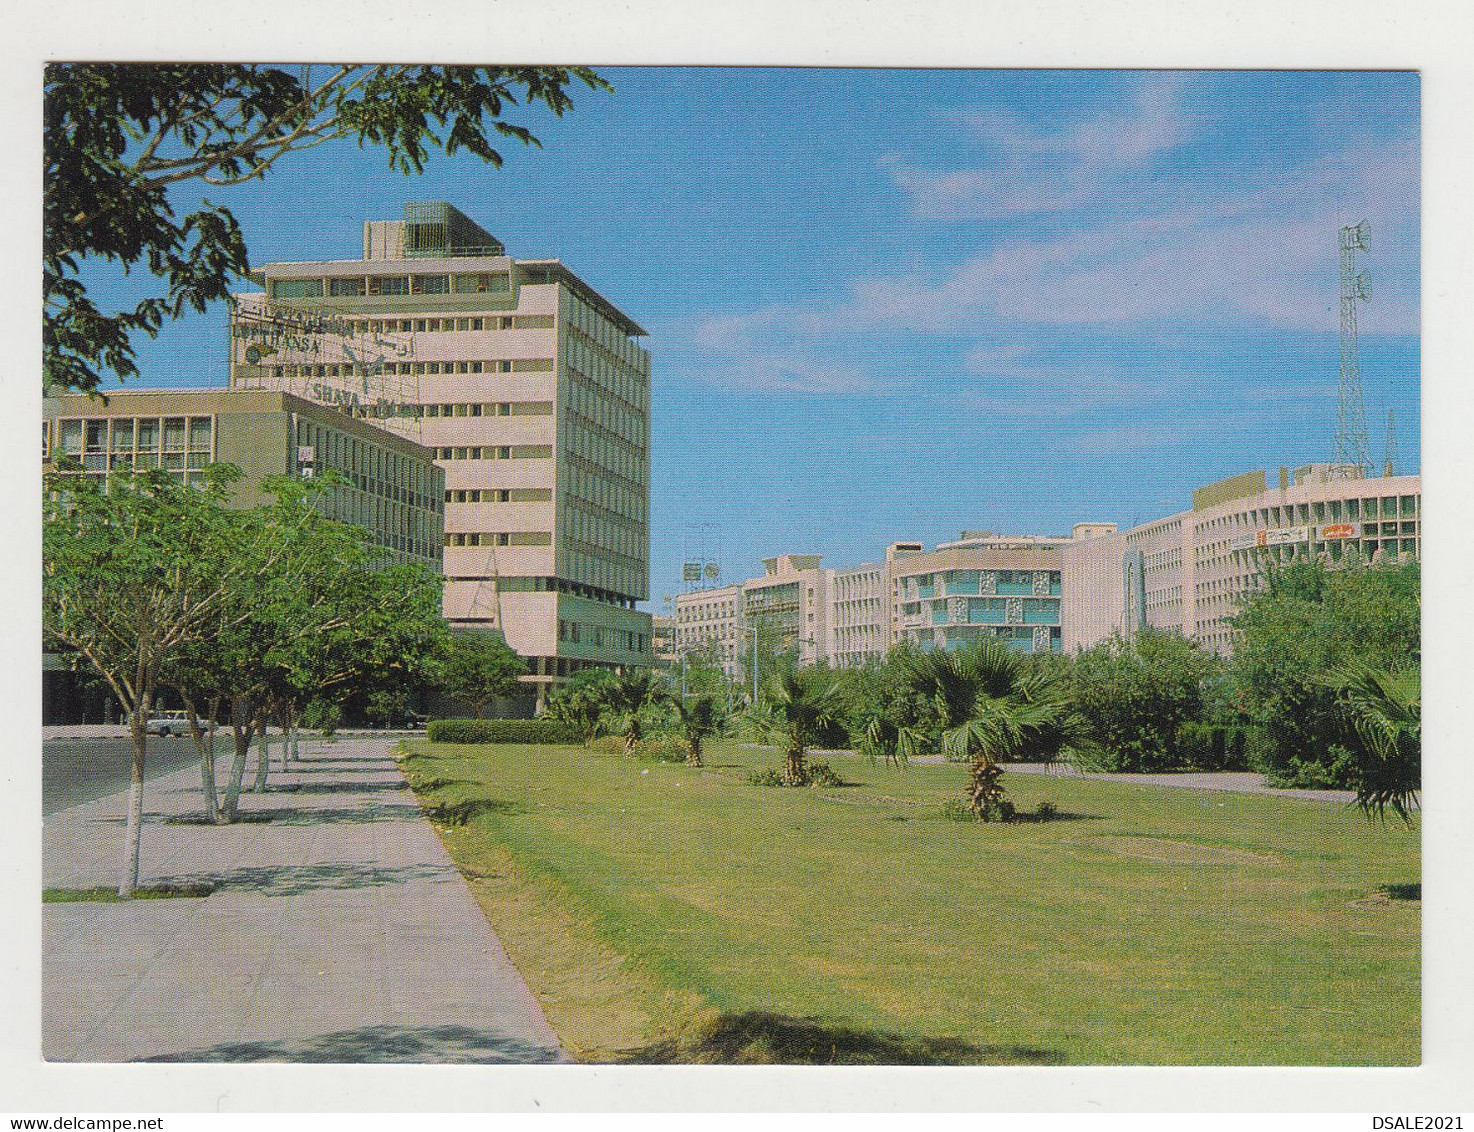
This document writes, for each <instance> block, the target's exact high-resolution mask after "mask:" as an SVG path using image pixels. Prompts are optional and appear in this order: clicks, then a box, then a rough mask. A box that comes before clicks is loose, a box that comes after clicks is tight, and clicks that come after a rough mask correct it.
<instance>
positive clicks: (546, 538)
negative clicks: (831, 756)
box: [231, 202, 652, 695]
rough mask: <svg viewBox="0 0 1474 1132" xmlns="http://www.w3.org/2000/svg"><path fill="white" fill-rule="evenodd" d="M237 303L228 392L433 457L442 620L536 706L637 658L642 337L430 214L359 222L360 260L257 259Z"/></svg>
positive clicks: (643, 594) (542, 266)
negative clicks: (256, 290)
mask: <svg viewBox="0 0 1474 1132" xmlns="http://www.w3.org/2000/svg"><path fill="white" fill-rule="evenodd" d="M252 279H253V281H254V282H256V283H258V284H259V285H260V286H261V287H262V288H263V292H262V293H260V294H249V295H239V296H236V298H235V302H234V311H233V316H232V329H231V334H232V358H231V384H232V386H234V387H235V388H238V389H248V388H269V389H279V390H286V391H288V392H292V393H295V394H297V395H298V396H301V397H305V398H308V399H311V400H315V401H320V402H323V403H325V404H329V405H333V406H335V407H338V408H340V409H342V410H343V411H345V412H347V413H350V414H352V415H355V416H358V417H361V418H365V419H368V420H371V421H372V422H373V423H374V424H377V425H379V426H381V427H383V428H385V429H389V430H391V431H394V432H398V433H400V434H401V435H404V436H408V437H410V438H412V439H415V440H417V441H418V442H419V443H421V444H423V445H424V446H426V447H427V448H429V449H430V450H431V451H432V452H433V453H434V456H435V460H436V462H437V463H438V464H439V465H440V467H441V468H442V469H443V470H444V475H445V489H444V507H445V533H444V539H443V547H442V567H443V572H444V577H445V590H444V600H443V607H444V613H445V616H446V618H447V620H449V621H450V622H451V624H452V625H456V626H461V627H468V628H478V627H479V628H496V629H500V630H501V631H502V633H503V635H504V636H505V638H506V640H507V642H508V644H510V645H511V646H512V647H513V648H514V649H516V651H517V652H518V653H519V654H521V655H522V656H523V657H524V658H526V659H527V660H528V662H529V664H530V666H531V668H532V672H533V675H532V676H531V677H530V680H531V681H532V682H534V683H535V684H537V685H538V689H539V694H540V695H541V693H542V692H544V691H546V688H547V686H548V685H549V684H550V683H552V682H553V681H555V680H558V679H560V678H564V677H567V676H568V675H570V674H571V673H573V672H576V671H578V670H580V669H583V668H587V667H615V668H622V667H625V666H630V665H648V664H649V663H650V662H651V659H652V655H651V624H650V615H649V614H648V613H645V612H643V611H640V610H637V609H636V608H635V605H636V603H637V602H640V601H644V600H646V599H648V597H649V557H650V529H649V506H650V357H649V354H648V353H647V352H646V351H645V350H644V349H643V348H641V346H640V345H639V344H638V342H637V339H638V338H640V337H641V336H643V335H644V333H645V332H644V331H643V330H642V329H641V328H640V326H639V325H638V324H637V323H635V322H634V320H632V319H631V318H629V317H628V316H627V315H625V314H624V313H622V312H621V311H620V310H619V309H617V308H616V307H615V306H614V305H613V304H612V303H610V302H609V301H608V300H607V299H605V298H604V297H603V296H601V295H600V294H599V293H598V292H597V291H595V290H594V289H593V288H592V287H590V286H589V285H588V284H587V283H586V282H584V281H583V280H582V279H580V278H579V277H578V276H576V275H575V274H574V273H573V272H572V271H570V270H569V269H568V268H567V267H565V266H564V265H563V264H562V263H561V262H559V261H558V260H555V259H530V260H525V259H514V258H512V257H510V256H508V255H507V254H506V253H505V249H504V247H503V246H502V244H501V243H500V242H499V241H498V240H496V239H495V238H494V237H493V236H491V235H490V234H489V233H487V232H486V231H485V230H484V229H482V228H481V227H480V226H479V225H477V224H476V223H474V222H473V221H471V220H470V219H469V218H467V217H466V216H465V215H464V214H462V213H461V212H459V211H458V210H457V209H455V208H453V207H451V206H450V205H448V204H445V203H443V202H413V203H410V204H407V205H406V206H405V211H404V218H403V219H402V220H386V221H370V222H368V223H366V224H365V225H364V231H363V257H362V258H361V259H350V260H332V261H312V262H294V263H269V264H265V265H264V266H262V267H260V268H258V269H257V270H256V271H254V272H253V274H252Z"/></svg>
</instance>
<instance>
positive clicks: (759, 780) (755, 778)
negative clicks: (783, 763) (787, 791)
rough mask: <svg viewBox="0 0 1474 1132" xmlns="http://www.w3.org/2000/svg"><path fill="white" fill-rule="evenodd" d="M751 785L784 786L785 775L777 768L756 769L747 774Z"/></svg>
mask: <svg viewBox="0 0 1474 1132" xmlns="http://www.w3.org/2000/svg"><path fill="white" fill-rule="evenodd" d="M747 782H748V785H750V786H782V785H783V775H782V774H781V773H779V772H778V771H777V770H774V769H773V768H771V767H769V768H768V769H767V770H755V771H753V772H752V773H751V774H749V775H748V776H747Z"/></svg>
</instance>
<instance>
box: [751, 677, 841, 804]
mask: <svg viewBox="0 0 1474 1132" xmlns="http://www.w3.org/2000/svg"><path fill="white" fill-rule="evenodd" d="M840 707H841V705H840V700H839V689H838V687H837V686H836V685H835V684H834V683H833V682H832V681H828V680H826V679H824V678H823V677H822V676H821V675H818V674H815V673H812V672H784V673H780V674H779V675H778V676H776V677H775V678H774V679H773V681H772V682H771V683H770V684H769V685H768V701H767V703H766V704H765V705H764V712H765V721H766V724H767V728H768V730H769V731H770V732H771V733H773V734H774V735H776V736H777V738H778V740H779V742H780V744H781V745H782V747H783V784H784V785H785V786H803V785H805V784H807V782H808V780H809V775H808V768H807V767H806V766H805V765H804V753H805V752H806V751H807V750H808V748H809V744H810V743H812V742H813V741H814V738H815V736H816V735H818V733H819V732H820V731H822V730H823V729H824V728H826V727H828V726H830V725H831V724H832V723H834V721H835V720H836V719H837V718H838V717H839V712H840Z"/></svg>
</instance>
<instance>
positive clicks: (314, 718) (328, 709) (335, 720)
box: [297, 700, 343, 739]
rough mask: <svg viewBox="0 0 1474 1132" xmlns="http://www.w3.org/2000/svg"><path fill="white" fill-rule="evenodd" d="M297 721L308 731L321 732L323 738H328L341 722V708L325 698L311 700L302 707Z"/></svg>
mask: <svg viewBox="0 0 1474 1132" xmlns="http://www.w3.org/2000/svg"><path fill="white" fill-rule="evenodd" d="M297 722H298V723H299V724H301V725H302V726H303V727H305V728H307V730H309V731H320V732H322V737H323V738H324V739H330V738H332V736H333V734H334V733H335V732H336V731H337V730H338V725H339V724H340V723H342V722H343V709H342V708H341V707H339V706H338V705H337V704H333V703H329V702H328V701H327V700H311V701H309V702H308V704H307V706H306V707H305V708H303V709H302V716H301V718H300V719H298V721H297Z"/></svg>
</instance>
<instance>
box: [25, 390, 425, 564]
mask: <svg viewBox="0 0 1474 1132" xmlns="http://www.w3.org/2000/svg"><path fill="white" fill-rule="evenodd" d="M43 418H44V419H43V424H42V433H41V437H42V441H41V443H42V456H43V459H44V460H45V461H46V462H47V463H48V464H49V465H51V466H56V465H57V464H58V463H59V462H61V461H62V460H66V461H67V462H68V463H71V462H75V465H76V466H77V467H78V469H79V472H80V474H82V475H87V476H92V477H96V478H103V477H106V476H107V475H108V474H109V473H112V472H125V471H126V472H132V471H135V470H136V471H143V470H148V469H155V468H162V469H163V470H165V471H167V472H170V473H171V474H173V475H176V476H178V477H179V478H180V479H182V480H184V481H185V482H186V483H198V482H200V480H201V478H202V476H203V471H204V469H205V467H207V466H208V465H210V464H234V465H236V466H237V467H239V468H240V469H241V471H242V472H243V473H244V478H243V479H242V480H241V481H240V482H239V483H238V484H236V485H235V486H234V488H233V489H232V492H231V502H232V504H234V505H235V506H240V507H254V506H257V505H259V504H262V503H265V502H268V501H269V500H270V498H271V496H270V495H269V493H267V492H266V491H264V490H263V488H262V481H263V480H264V479H265V478H266V477H267V476H280V475H291V476H301V477H310V476H322V475H323V473H325V472H329V471H332V472H336V473H338V474H339V475H340V476H341V477H342V478H343V480H345V481H346V482H344V483H340V484H334V485H333V486H331V487H329V488H327V489H326V490H325V491H324V492H323V494H322V497H321V502H320V504H319V506H320V507H321V508H322V509H323V511H324V513H325V514H327V515H328V516H329V517H331V518H334V519H339V520H341V521H342V522H345V523H352V524H355V525H357V526H361V527H364V528H366V529H367V530H368V532H369V537H370V539H371V541H372V542H373V543H374V544H375V545H377V546H380V547H382V548H383V549H385V550H387V551H389V552H390V553H391V554H393V555H394V556H396V557H398V558H400V559H404V560H412V561H418V562H422V563H424V564H425V565H427V566H429V567H430V568H431V569H433V570H435V571H436V572H437V573H438V572H439V569H440V552H441V541H442V538H443V526H444V521H443V516H444V513H445V503H444V499H445V475H444V473H443V472H442V471H441V470H440V468H439V467H437V466H436V464H435V458H434V454H433V453H432V452H431V451H430V450H429V449H427V448H424V447H421V446H420V445H418V444H416V443H414V442H413V441H411V440H408V439H406V438H405V437H403V436H399V435H396V434H394V433H392V432H388V431H385V430H384V429H381V428H377V427H375V426H374V425H372V424H370V423H368V422H367V421H362V420H357V419H355V418H353V417H351V416H348V415H347V414H345V413H340V412H337V411H336V410H334V409H330V408H327V407H326V406H323V405H320V404H317V403H316V402H314V401H308V400H304V399H303V398H300V397H294V396H292V395H291V394H289V393H281V392H276V391H271V390H235V389H159V390H133V389H130V390H127V391H116V390H115V391H110V392H109V393H108V394H107V396H106V398H103V397H102V396H93V395H88V394H83V393H73V394H66V395H64V396H60V397H53V398H47V399H46V401H45V405H44V412H43Z"/></svg>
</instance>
